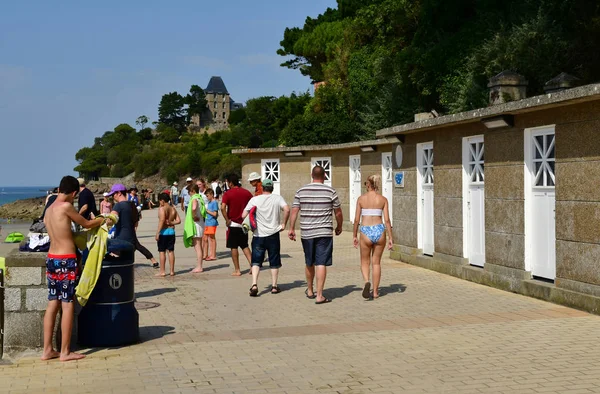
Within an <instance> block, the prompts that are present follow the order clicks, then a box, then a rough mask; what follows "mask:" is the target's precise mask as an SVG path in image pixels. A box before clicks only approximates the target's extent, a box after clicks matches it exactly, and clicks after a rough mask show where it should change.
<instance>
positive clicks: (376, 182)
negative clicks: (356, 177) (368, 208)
mask: <svg viewBox="0 0 600 394" xmlns="http://www.w3.org/2000/svg"><path fill="white" fill-rule="evenodd" d="M367 182H369V185H371V189H372V190H375V191H376V192H378V191H379V189H380V188H381V175H371V176H370V177H368V178H367Z"/></svg>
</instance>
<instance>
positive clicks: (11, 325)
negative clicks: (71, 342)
mask: <svg viewBox="0 0 600 394" xmlns="http://www.w3.org/2000/svg"><path fill="white" fill-rule="evenodd" d="M5 285H6V287H5V290H4V291H5V292H4V297H5V299H4V311H5V312H4V318H5V319H4V335H5V336H4V349H5V350H6V351H19V350H24V349H32V348H39V347H42V345H43V318H44V311H45V310H46V306H47V304H48V290H47V286H46V254H45V253H22V252H19V251H18V250H17V249H15V250H14V251H13V252H11V253H10V254H9V255H8V256H7V257H6V278H5Z"/></svg>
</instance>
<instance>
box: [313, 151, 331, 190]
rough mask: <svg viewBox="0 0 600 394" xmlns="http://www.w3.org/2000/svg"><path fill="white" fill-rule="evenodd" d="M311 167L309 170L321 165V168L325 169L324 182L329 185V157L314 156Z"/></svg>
mask: <svg viewBox="0 0 600 394" xmlns="http://www.w3.org/2000/svg"><path fill="white" fill-rule="evenodd" d="M311 162H312V163H311V164H312V165H311V167H310V170H311V171H312V169H313V168H314V167H316V166H321V167H323V170H325V182H324V183H325V184H326V185H328V186H331V178H332V175H333V174H332V171H331V157H316V158H313V159H312V160H311Z"/></svg>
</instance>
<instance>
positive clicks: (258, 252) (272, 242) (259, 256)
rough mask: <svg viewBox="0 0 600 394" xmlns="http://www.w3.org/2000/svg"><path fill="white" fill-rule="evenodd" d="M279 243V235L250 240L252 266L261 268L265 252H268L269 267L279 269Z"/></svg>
mask: <svg viewBox="0 0 600 394" xmlns="http://www.w3.org/2000/svg"><path fill="white" fill-rule="evenodd" d="M280 250H281V241H280V239H279V233H275V234H273V235H269V236H268V237H253V238H252V266H253V267H254V266H258V267H262V264H263V261H264V260H265V252H267V251H268V252H269V267H271V269H273V268H280V267H281V254H280V253H279V251H280Z"/></svg>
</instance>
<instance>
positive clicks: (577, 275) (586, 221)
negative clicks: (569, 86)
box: [392, 98, 600, 312]
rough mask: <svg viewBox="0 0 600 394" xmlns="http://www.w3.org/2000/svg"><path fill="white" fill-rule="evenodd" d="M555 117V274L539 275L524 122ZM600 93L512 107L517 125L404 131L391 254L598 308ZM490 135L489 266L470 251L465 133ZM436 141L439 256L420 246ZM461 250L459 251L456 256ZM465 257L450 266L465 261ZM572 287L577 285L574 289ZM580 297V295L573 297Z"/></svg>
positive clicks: (467, 125)
mask: <svg viewBox="0 0 600 394" xmlns="http://www.w3.org/2000/svg"><path fill="white" fill-rule="evenodd" d="M552 125H553V126H554V127H555V138H556V188H555V192H556V218H555V220H556V278H555V281H554V285H550V286H551V289H550V290H548V287H547V286H548V285H547V284H543V285H542V283H541V282H537V281H533V280H531V278H532V275H531V272H529V271H526V264H525V249H526V242H527V240H526V235H525V215H526V212H525V198H526V197H525V196H526V191H525V153H524V152H525V149H524V142H525V140H524V135H525V130H526V129H529V128H535V127H541V126H552ZM598 132H600V98H599V99H597V100H590V101H586V102H581V103H576V102H574V103H570V104H569V105H564V106H560V107H557V108H551V109H540V110H530V111H528V112H526V113H522V114H515V115H514V126H513V127H509V128H504V129H500V130H488V129H487V128H486V127H485V126H484V125H483V123H481V122H476V123H465V124H458V125H444V126H441V127H438V128H435V129H433V130H431V129H426V130H423V131H419V132H414V133H408V134H406V135H405V136H404V138H405V143H404V144H403V153H404V155H403V156H404V160H403V164H402V166H401V168H400V170H403V171H405V185H406V186H405V188H404V189H394V212H396V213H397V214H396V215H395V218H394V221H395V222H394V236H395V238H394V239H395V243H396V244H397V247H396V248H395V250H394V252H393V253H392V257H394V258H397V259H400V260H404V261H407V262H411V263H414V264H417V265H421V266H424V267H426V268H431V269H435V270H438V271H442V272H445V273H449V274H452V275H455V276H459V277H462V278H465V279H469V280H473V281H476V282H479V283H484V284H489V285H494V286H497V287H500V288H504V289H507V290H511V291H517V292H521V293H523V294H528V295H533V296H536V297H540V298H546V299H550V300H552V301H555V302H560V303H563V304H567V305H571V306H577V307H582V308H586V309H588V310H590V311H593V312H598V311H599V309H597V308H598V307H599V306H600V298H597V297H600V265H599V264H598V261H599V260H600V187H599V185H600V139H598V138H597V133H598ZM472 135H483V136H484V143H485V253H486V256H485V257H486V260H485V265H484V268H483V269H481V268H478V267H471V266H469V264H468V260H466V259H464V256H463V227H464V225H463V223H462V221H463V216H462V215H463V212H462V199H463V195H462V138H463V137H466V136H472ZM430 141H432V142H433V147H434V174H435V182H434V240H435V253H434V256H433V258H431V257H426V256H423V255H422V251H420V250H418V249H417V209H416V204H417V203H418V196H417V181H416V177H417V176H418V172H417V162H416V160H417V158H416V147H417V144H419V143H424V142H430ZM448 257H457V258H458V259H454V260H452V259H448ZM460 258H463V259H464V260H463V261H462V266H459V267H452V266H451V265H448V263H449V262H450V261H451V262H452V263H453V264H456V263H457V262H458V263H461V259H460ZM571 292H578V293H579V294H578V295H573V294H572V293H571ZM574 300H577V301H574Z"/></svg>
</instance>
